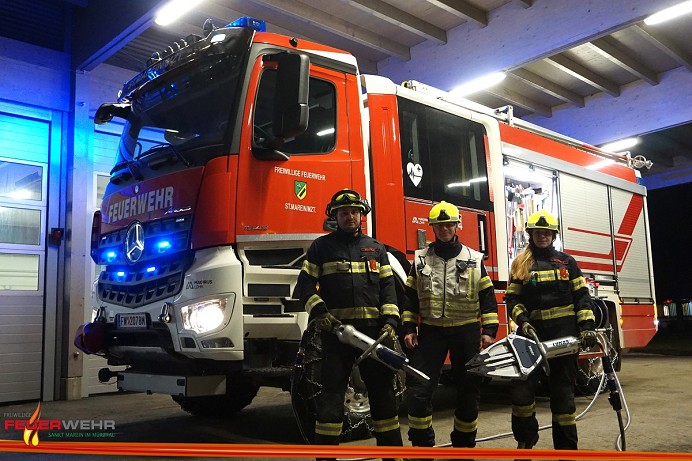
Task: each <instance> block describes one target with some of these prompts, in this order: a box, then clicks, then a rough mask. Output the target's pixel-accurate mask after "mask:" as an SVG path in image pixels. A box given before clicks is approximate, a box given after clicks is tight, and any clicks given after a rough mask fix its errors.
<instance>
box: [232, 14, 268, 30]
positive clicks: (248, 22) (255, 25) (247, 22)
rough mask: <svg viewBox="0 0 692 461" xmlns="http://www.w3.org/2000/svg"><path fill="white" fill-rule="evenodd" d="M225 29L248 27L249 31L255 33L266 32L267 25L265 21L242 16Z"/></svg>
mask: <svg viewBox="0 0 692 461" xmlns="http://www.w3.org/2000/svg"><path fill="white" fill-rule="evenodd" d="M227 27H249V28H250V29H254V30H256V31H257V32H266V31H267V23H266V22H265V21H262V20H261V19H256V18H251V17H250V16H243V17H242V18H238V19H236V20H235V21H233V22H232V23H230V24H229V25H228V26H227Z"/></svg>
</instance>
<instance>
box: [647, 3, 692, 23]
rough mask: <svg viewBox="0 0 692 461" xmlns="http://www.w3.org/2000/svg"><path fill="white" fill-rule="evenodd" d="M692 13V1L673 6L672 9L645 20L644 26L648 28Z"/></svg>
mask: <svg viewBox="0 0 692 461" xmlns="http://www.w3.org/2000/svg"><path fill="white" fill-rule="evenodd" d="M690 12H692V0H688V1H686V2H682V3H678V4H677V5H675V6H671V7H670V8H666V9H665V10H661V11H659V12H658V13H654V14H652V15H651V16H649V17H648V18H646V19H645V20H644V24H646V25H647V26H653V25H655V24H660V23H662V22H664V21H668V20H670V19H674V18H677V17H678V16H682V15H683V14H687V13H690Z"/></svg>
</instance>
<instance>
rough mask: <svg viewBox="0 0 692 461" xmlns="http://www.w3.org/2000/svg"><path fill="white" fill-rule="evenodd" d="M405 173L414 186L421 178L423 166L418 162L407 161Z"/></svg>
mask: <svg viewBox="0 0 692 461" xmlns="http://www.w3.org/2000/svg"><path fill="white" fill-rule="evenodd" d="M406 173H408V177H409V179H410V180H411V182H412V183H413V185H414V186H416V187H418V184H420V181H421V179H423V167H422V166H420V164H418V163H413V162H408V163H407V164H406Z"/></svg>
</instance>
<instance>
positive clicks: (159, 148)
mask: <svg viewBox="0 0 692 461" xmlns="http://www.w3.org/2000/svg"><path fill="white" fill-rule="evenodd" d="M169 149H170V151H171V152H173V156H174V157H175V158H176V159H177V160H178V161H180V162H182V164H183V165H185V166H186V167H189V166H190V165H192V162H190V161H189V160H188V159H187V158H186V157H185V156H184V155H183V154H181V153H180V152H179V151H178V149H176V148H175V146H173V144H169V143H161V144H157V145H155V146H153V147H151V148H150V149H148V150H147V151H146V152H144V153H142V154H140V155H139V156H137V158H136V159H135V160H137V161H138V162H146V164H147V166H148V167H149V168H156V167H157V166H159V165H161V164H162V163H165V162H167V161H168V160H169V159H170V157H163V158H152V159H151V160H146V158H147V157H153V156H156V155H157V154H158V153H160V152H164V151H166V152H167V151H168V150H169Z"/></svg>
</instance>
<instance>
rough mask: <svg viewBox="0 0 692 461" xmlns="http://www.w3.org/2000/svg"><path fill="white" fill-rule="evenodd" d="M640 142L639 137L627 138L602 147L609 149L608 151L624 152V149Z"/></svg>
mask: <svg viewBox="0 0 692 461" xmlns="http://www.w3.org/2000/svg"><path fill="white" fill-rule="evenodd" d="M638 143H639V138H625V139H621V140H619V141H615V142H611V143H608V144H604V145H602V146H601V149H603V150H607V151H608V152H622V151H623V150H626V149H629V148H630V147H633V146H635V145H637V144H638Z"/></svg>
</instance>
